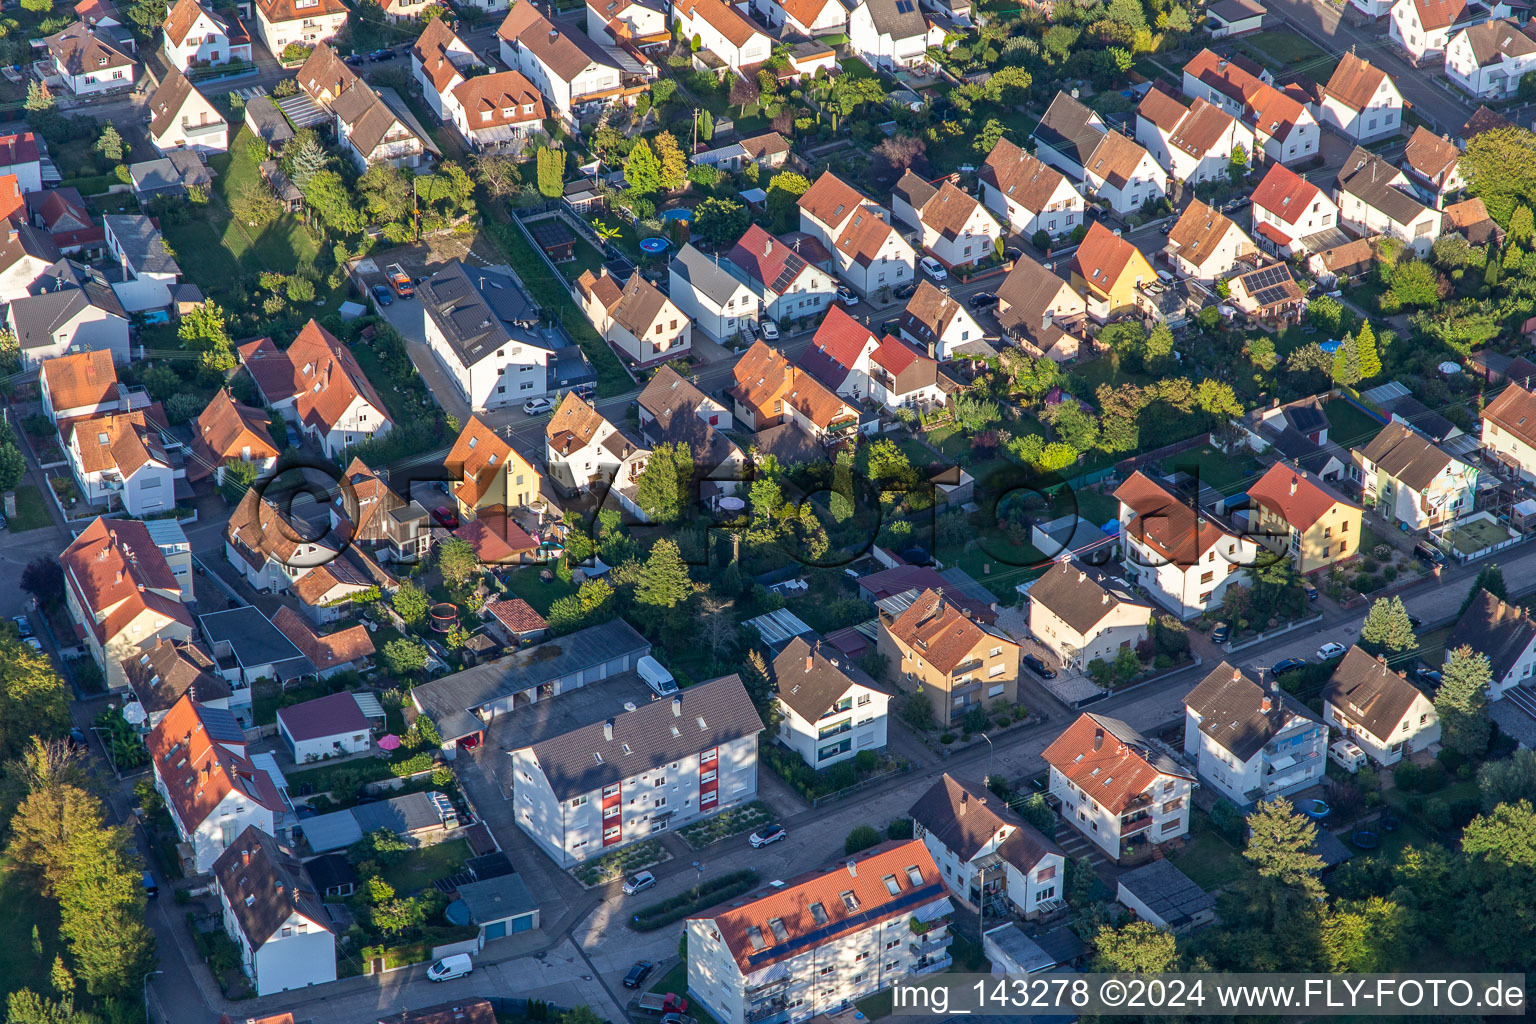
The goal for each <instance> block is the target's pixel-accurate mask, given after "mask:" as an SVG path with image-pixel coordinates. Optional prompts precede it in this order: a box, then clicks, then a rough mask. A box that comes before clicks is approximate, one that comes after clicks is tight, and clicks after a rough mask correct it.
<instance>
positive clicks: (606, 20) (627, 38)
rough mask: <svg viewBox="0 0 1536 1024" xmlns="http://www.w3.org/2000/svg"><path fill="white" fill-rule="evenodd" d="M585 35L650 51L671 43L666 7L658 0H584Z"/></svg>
mask: <svg viewBox="0 0 1536 1024" xmlns="http://www.w3.org/2000/svg"><path fill="white" fill-rule="evenodd" d="M586 27H587V35H589V36H591V37H592V38H593V39H602V38H603V36H604V35H607V36H608V38H610V39H612V40H613V41H614V42H616V43H620V44H625V43H627V44H629V45H630V46H633V47H635V48H636V49H638V50H641V51H651V50H654V49H657V48H659V47H664V46H665V45H666V44H667V43H669V42H671V40H672V34H671V32H670V31H668V29H667V8H666V5H665V4H662V3H660V2H659V0H587V22H586Z"/></svg>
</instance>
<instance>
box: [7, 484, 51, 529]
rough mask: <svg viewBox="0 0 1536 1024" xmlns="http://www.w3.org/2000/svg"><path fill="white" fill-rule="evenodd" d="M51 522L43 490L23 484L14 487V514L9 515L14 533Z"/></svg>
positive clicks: (40, 526)
mask: <svg viewBox="0 0 1536 1024" xmlns="http://www.w3.org/2000/svg"><path fill="white" fill-rule="evenodd" d="M52 522H53V517H52V516H50V515H49V514H48V499H47V498H45V497H43V492H42V491H40V490H38V489H37V488H36V487H33V486H32V485H31V484H25V485H23V486H21V487H18V488H16V514H15V515H14V516H12V517H11V521H10V528H11V530H12V531H13V532H15V533H25V532H26V531H28V530H38V529H41V528H42V527H44V526H48V525H49V524H51V523H52Z"/></svg>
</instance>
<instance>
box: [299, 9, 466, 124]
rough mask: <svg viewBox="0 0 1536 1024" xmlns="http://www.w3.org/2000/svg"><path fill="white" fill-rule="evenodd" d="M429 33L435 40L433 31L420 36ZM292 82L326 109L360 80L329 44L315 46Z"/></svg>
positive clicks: (424, 34) (435, 34) (435, 35)
mask: <svg viewBox="0 0 1536 1024" xmlns="http://www.w3.org/2000/svg"><path fill="white" fill-rule="evenodd" d="M429 27H430V26H429ZM444 27H445V28H446V27H447V26H444ZM428 34H430V35H432V36H433V37H434V38H436V37H437V36H438V33H436V32H432V33H425V32H424V33H423V36H426V35H428ZM294 79H295V81H297V82H298V84H299V88H300V89H302V90H303V91H304V92H305V94H306V95H308V96H309V98H310V99H312V100H314V101H315V103H317V104H318V105H319V106H321V107H324V108H325V109H327V110H329V109H330V107H331V104H333V103H335V102H336V101H337V100H338V99H340V98H341V96H342V94H343V93H345V92H347V90H349V89H351V88H352V87H353V86H354V85H356V84H357V83H358V81H359V79H358V77H357V73H356V72H355V71H353V70H352V69H351V68H350V67H348V66H347V64H346V62H345V61H343V60H342V59H341V54H339V53H337V52H336V50H335V49H334V48H332V47H331V46H330V45H329V44H328V43H317V44H316V45H315V48H314V50H313V51H312V52H311V53H310V55H309V56H308V57H307V58H305V60H304V64H303V65H302V66H301V67H300V68H299V70H298V72H297V73H296V74H295V75H294Z"/></svg>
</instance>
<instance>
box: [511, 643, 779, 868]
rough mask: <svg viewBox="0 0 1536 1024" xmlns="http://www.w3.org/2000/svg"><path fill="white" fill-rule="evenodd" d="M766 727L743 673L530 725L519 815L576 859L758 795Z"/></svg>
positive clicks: (542, 838)
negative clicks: (547, 724)
mask: <svg viewBox="0 0 1536 1024" xmlns="http://www.w3.org/2000/svg"><path fill="white" fill-rule="evenodd" d="M538 649H539V648H538V647H532V648H528V651H525V652H523V653H528V652H531V651H537V650H538ZM497 664H498V665H499V664H500V663H497ZM762 729H763V723H762V719H760V718H759V717H758V714H757V709H756V708H755V707H753V705H752V699H751V698H750V697H749V696H748V695H747V690H746V687H745V686H743V685H742V682H741V678H740V677H739V676H735V675H729V676H722V677H721V678H719V679H712V680H710V681H709V682H705V683H699V684H697V685H695V686H691V687H689V688H688V689H687V690H685V691H682V692H679V693H677V694H675V695H674V696H673V697H672V698H671V699H670V700H666V699H663V700H656V701H650V702H648V703H644V704H641V705H640V706H639V707H638V708H636V709H635V710H634V711H624V712H622V713H620V714H618V715H614V716H613V717H607V716H605V715H599V716H598V717H597V718H596V719H595V720H592V721H587V722H585V723H583V724H581V725H579V726H577V727H575V728H573V729H569V730H567V731H564V732H554V733H551V734H548V735H545V736H543V737H536V736H534V735H531V734H530V736H529V737H528V739H529V742H527V743H526V745H524V746H520V747H516V748H514V749H513V750H512V751H511V755H512V771H513V773H514V777H515V779H516V785H515V786H514V791H513V797H512V812H513V815H514V816H515V818H516V820H517V824H518V827H519V828H521V829H522V830H523V831H524V832H525V833H527V834H528V836H529V838H530V839H532V840H533V841H534V842H535V843H536V844H537V845H538V846H539V847H540V848H541V849H542V850H544V852H545V853H547V854H549V856H550V857H552V858H553V859H554V860H555V863H557V864H560V865H562V866H569V865H572V864H579V863H581V862H582V861H585V860H590V859H591V858H593V857H598V856H601V855H603V854H605V853H607V852H609V851H611V850H613V849H615V848H618V847H622V846H626V845H628V844H630V843H635V842H639V841H641V840H643V839H646V838H647V837H650V836H653V835H656V834H657V833H659V832H661V831H663V830H665V829H676V828H679V827H681V826H683V825H686V824H688V823H689V822H692V821H697V820H699V819H700V818H704V817H707V816H709V815H711V814H714V813H716V812H717V811H720V810H723V809H724V808H726V807H730V806H734V805H737V804H741V803H745V802H750V801H752V800H754V799H756V797H757V743H758V733H760V732H761V731H762ZM672 765H676V766H677V767H675V768H674V767H671V766H672Z"/></svg>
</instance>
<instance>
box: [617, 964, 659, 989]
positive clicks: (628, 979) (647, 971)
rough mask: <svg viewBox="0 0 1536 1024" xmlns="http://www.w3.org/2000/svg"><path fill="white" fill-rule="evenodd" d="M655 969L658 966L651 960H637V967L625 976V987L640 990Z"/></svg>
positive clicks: (632, 968)
mask: <svg viewBox="0 0 1536 1024" xmlns="http://www.w3.org/2000/svg"><path fill="white" fill-rule="evenodd" d="M655 969H656V965H655V964H653V963H651V962H650V961H649V960H636V961H635V966H633V967H631V968H630V969H629V973H628V974H626V975H624V987H625V988H639V987H640V986H641V985H642V984H644V982H645V979H646V978H649V977H650V976H651V972H652V971H654V970H655Z"/></svg>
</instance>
